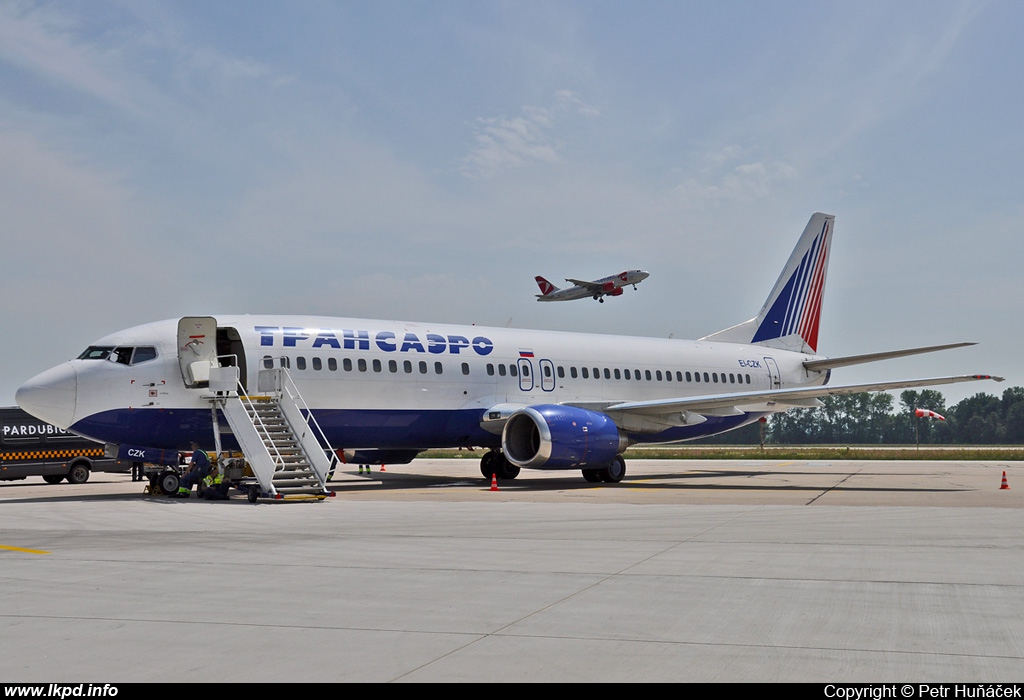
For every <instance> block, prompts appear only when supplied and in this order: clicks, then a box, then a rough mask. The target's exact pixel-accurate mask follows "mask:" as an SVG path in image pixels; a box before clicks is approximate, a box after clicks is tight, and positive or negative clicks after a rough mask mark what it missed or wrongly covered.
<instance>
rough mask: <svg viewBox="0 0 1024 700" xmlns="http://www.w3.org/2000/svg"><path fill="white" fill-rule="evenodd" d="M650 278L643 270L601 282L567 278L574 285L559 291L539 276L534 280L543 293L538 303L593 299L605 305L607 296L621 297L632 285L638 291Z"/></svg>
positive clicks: (629, 271) (626, 272) (538, 298)
mask: <svg viewBox="0 0 1024 700" xmlns="http://www.w3.org/2000/svg"><path fill="white" fill-rule="evenodd" d="M650 276H651V275H650V273H649V272H644V271H643V270H626V271H625V272H620V273H619V274H617V275H611V276H610V277H602V278H601V279H599V280H593V281H589V282H588V281H587V280H574V279H572V278H571V277H566V278H565V281H566V282H571V283H572V284H573V285H574V286H572V287H568V288H567V289H559V288H558V287H556V286H555V285H553V284H551V283H550V282H548V281H547V280H546V279H544V278H543V277H541V276H540V275H537V276H536V277H534V279H535V280H537V286H538V287H540V291H541V293H540V294H538V295H537V301H572V300H574V299H586V298H587V297H593V298H594V299H597V300H598V301H599V302H601V303H602V304H603V303H604V298H605V296H606V295H607V296H610V297H617V296H621V295H622V288H623V287H625V286H626V285H630V284H631V285H633V289H636V286H637V285H638V284H640V283H641V282H643V281H644V280H645V279H647V278H648V277H650Z"/></svg>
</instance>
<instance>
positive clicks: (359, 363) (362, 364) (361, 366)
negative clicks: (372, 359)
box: [356, 357, 366, 372]
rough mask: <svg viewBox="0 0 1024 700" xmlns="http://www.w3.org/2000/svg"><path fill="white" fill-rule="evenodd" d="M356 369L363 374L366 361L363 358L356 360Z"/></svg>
mask: <svg viewBox="0 0 1024 700" xmlns="http://www.w3.org/2000/svg"><path fill="white" fill-rule="evenodd" d="M356 367H358V368H359V371H360V372H365V371H366V360H364V359H363V358H361V357H360V358H359V359H358V360H356Z"/></svg>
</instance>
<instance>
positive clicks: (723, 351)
mask: <svg viewBox="0 0 1024 700" xmlns="http://www.w3.org/2000/svg"><path fill="white" fill-rule="evenodd" d="M833 223H834V217H833V216H830V215H826V214H814V215H813V216H812V217H811V219H810V221H809V223H808V224H807V227H806V228H805V229H804V232H803V235H802V236H801V237H800V239H799V241H798V243H797V245H796V248H795V249H794V250H793V252H792V254H791V255H790V257H789V260H788V261H787V262H786V264H785V267H784V268H783V270H782V274H781V275H780V276H779V278H778V281H777V282H776V283H775V286H774V288H773V289H772V290H771V293H770V294H769V295H768V298H767V300H766V301H765V302H764V305H763V306H762V307H761V310H760V311H759V312H758V313H757V314H756V316H755V317H754V318H752V319H751V320H749V321H746V322H744V323H740V324H739V325H736V326H732V327H730V328H727V329H725V330H722V331H718V332H716V333H712V334H711V335H708V336H705V337H704V338H701V339H700V340H677V339H655V338H639V337H624V336H614V335H594V334H583V333H570V332H556V331H534V330H519V329H510V328H485V327H478V326H459V325H450V324H438V323H412V322H400V321H380V320H364V319H356V318H325V317H314V316H218V317H217V318H212V317H209V316H200V317H187V318H182V319H171V320H166V321H159V322H155V323H150V324H147V325H142V326H136V327H134V328H129V329H127V330H123V331H118V332H116V333H113V334H110V335H108V336H106V337H104V338H101V339H99V340H97V341H96V342H95V343H93V344H92V345H90V346H88V347H87V348H86V349H85V351H83V352H82V353H81V355H79V357H78V358H77V359H74V360H71V361H68V362H65V363H63V364H61V365H58V366H57V367H54V368H52V369H49V370H47V371H45V372H43V373H42V374H39V375H38V376H36V377H34V378H32V379H30V380H29V381H27V382H26V383H25V384H24V385H23V386H21V387H20V388H19V389H18V392H17V402H18V404H19V405H20V406H21V407H22V408H24V409H25V410H26V411H28V412H29V413H31V414H33V415H35V416H37V417H39V418H40V419H42V420H45V421H47V422H48V423H52V424H54V425H57V426H59V427H61V428H65V429H68V430H70V431H72V432H75V433H78V434H81V435H83V436H85V437H88V438H92V439H94V440H98V441H101V442H105V443H109V444H110V449H111V451H113V450H114V449H115V447H116V450H117V453H118V454H119V455H125V456H126V457H129V458H130V457H135V458H136V459H145V460H146V461H151V460H152V459H153V457H152V455H153V454H156V453H157V452H158V451H160V450H181V449H184V448H187V446H188V445H189V443H190V441H193V440H196V441H198V442H199V443H200V444H201V445H204V446H212V445H214V443H215V442H218V441H220V440H221V439H223V445H224V449H237V446H236V442H237V443H241V442H242V434H241V433H240V432H239V431H240V428H239V424H238V423H237V422H233V420H232V419H231V416H230V415H228V414H229V413H230V412H231V410H232V409H231V407H232V406H233V405H234V403H232V402H237V401H241V400H243V399H246V398H249V397H252V396H258V395H260V394H262V393H265V392H267V391H271V390H278V389H280V382H281V381H283V380H281V379H280V377H281V376H282V375H280V374H279V375H277V376H278V379H273V378H272V377H271V376H270V375H269V374H267V373H269V372H281V371H284V372H285V373H286V375H287V379H288V380H289V381H290V384H289V386H290V387H293V390H292V389H289V391H293V393H295V394H296V395H298V394H301V397H302V399H303V400H304V402H305V403H304V404H302V409H301V411H300V414H301V415H304V416H311V417H313V418H315V422H316V423H318V424H319V426H320V428H321V429H322V433H321V434H320V437H319V438H318V440H319V441H320V448H321V449H322V450H324V451H326V452H327V453H328V454H333V453H335V452H339V453H344V454H348V455H350V456H352V457H353V459H355V460H358V461H360V462H363V461H377V462H378V463H379V462H385V463H387V464H396V463H404V462H408V461H411V460H412V459H413V457H415V456H416V455H417V454H418V453H419V452H421V451H423V450H425V449H427V448H441V447H483V448H488V451H487V452H486V453H485V455H484V456H483V458H482V460H481V464H480V470H481V472H482V473H483V474H484V475H485V476H486V477H487V478H488V479H489V478H491V475H492V474H496V475H497V476H498V478H515V477H516V476H517V475H518V474H519V470H520V468H521V467H527V468H534V469H579V470H581V471H582V473H583V476H584V477H585V478H586V479H587V480H588V481H605V482H618V481H620V480H622V478H623V476H624V474H625V471H626V464H625V461H624V460H623V457H622V454H623V452H624V451H625V449H626V448H627V447H628V446H630V445H633V444H637V443H667V442H677V441H683V440H694V439H697V438H701V437H705V436H708V435H714V434H717V433H721V432H724V431H727V430H733V429H735V428H738V427H740V426H743V425H747V424H748V423H752V422H754V421H757V420H758V419H760V418H761V417H762V416H767V415H769V414H771V413H775V412H781V411H785V410H787V409H789V408H791V407H808V406H820V405H822V404H821V402H820V401H819V398H820V397H823V396H827V395H836V394H850V393H857V392H863V391H885V390H891V389H902V388H907V387H918V386H932V385H940V384H951V383H955V382H968V381H977V380H983V379H994V380H997V381H1001V378H999V377H990V376H988V375H981V374H969V375H960V376H946V377H937V378H931V379H911V380H905V381H888V382H878V383H874V384H859V385H852V386H830V385H829V384H828V382H829V379H830V376H831V372H832V370H833V369H834V368H837V367H843V366H847V365H853V364H859V363H864V362H873V361H876V360H882V359H887V358H892V357H902V356H906V355H912V354H916V353H923V352H931V351H935V350H942V349H947V348H951V347H960V346H963V345H970V343H955V344H951V345H942V346H931V347H922V348H913V349H907V350H897V351H893V352H883V353H875V354H871V355H859V356H850V357H839V358H831V359H830V358H827V357H824V356H822V355H819V354H818V353H817V349H818V326H819V319H820V316H821V302H822V293H823V291H824V288H825V276H826V271H827V269H828V263H829V249H830V245H831V242H832V230H833ZM281 368H284V370H282V369H281ZM227 370H230V374H229V375H228V378H227V380H225V379H224V374H225V372H226V371H227ZM275 382H277V384H275ZM254 420H255V419H254ZM242 427H244V426H242ZM222 434H223V435H222ZM314 444H315V443H314ZM247 456H248V454H247ZM350 461H351V460H350Z"/></svg>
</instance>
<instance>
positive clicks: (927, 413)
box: [914, 408, 946, 420]
mask: <svg viewBox="0 0 1024 700" xmlns="http://www.w3.org/2000/svg"><path fill="white" fill-rule="evenodd" d="M914 415H915V416H917V417H918V418H938V419H939V420H946V417H945V416H940V415H939V414H938V413H936V412H935V411H932V410H930V409H927V408H915V409H914Z"/></svg>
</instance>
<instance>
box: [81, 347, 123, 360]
mask: <svg viewBox="0 0 1024 700" xmlns="http://www.w3.org/2000/svg"><path fill="white" fill-rule="evenodd" d="M113 349H114V348H113V346H110V345H90V346H89V347H87V348H86V349H85V352H83V353H82V354H81V355H79V356H78V359H79V360H105V359H107V357H109V356H110V351H111V350H113Z"/></svg>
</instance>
